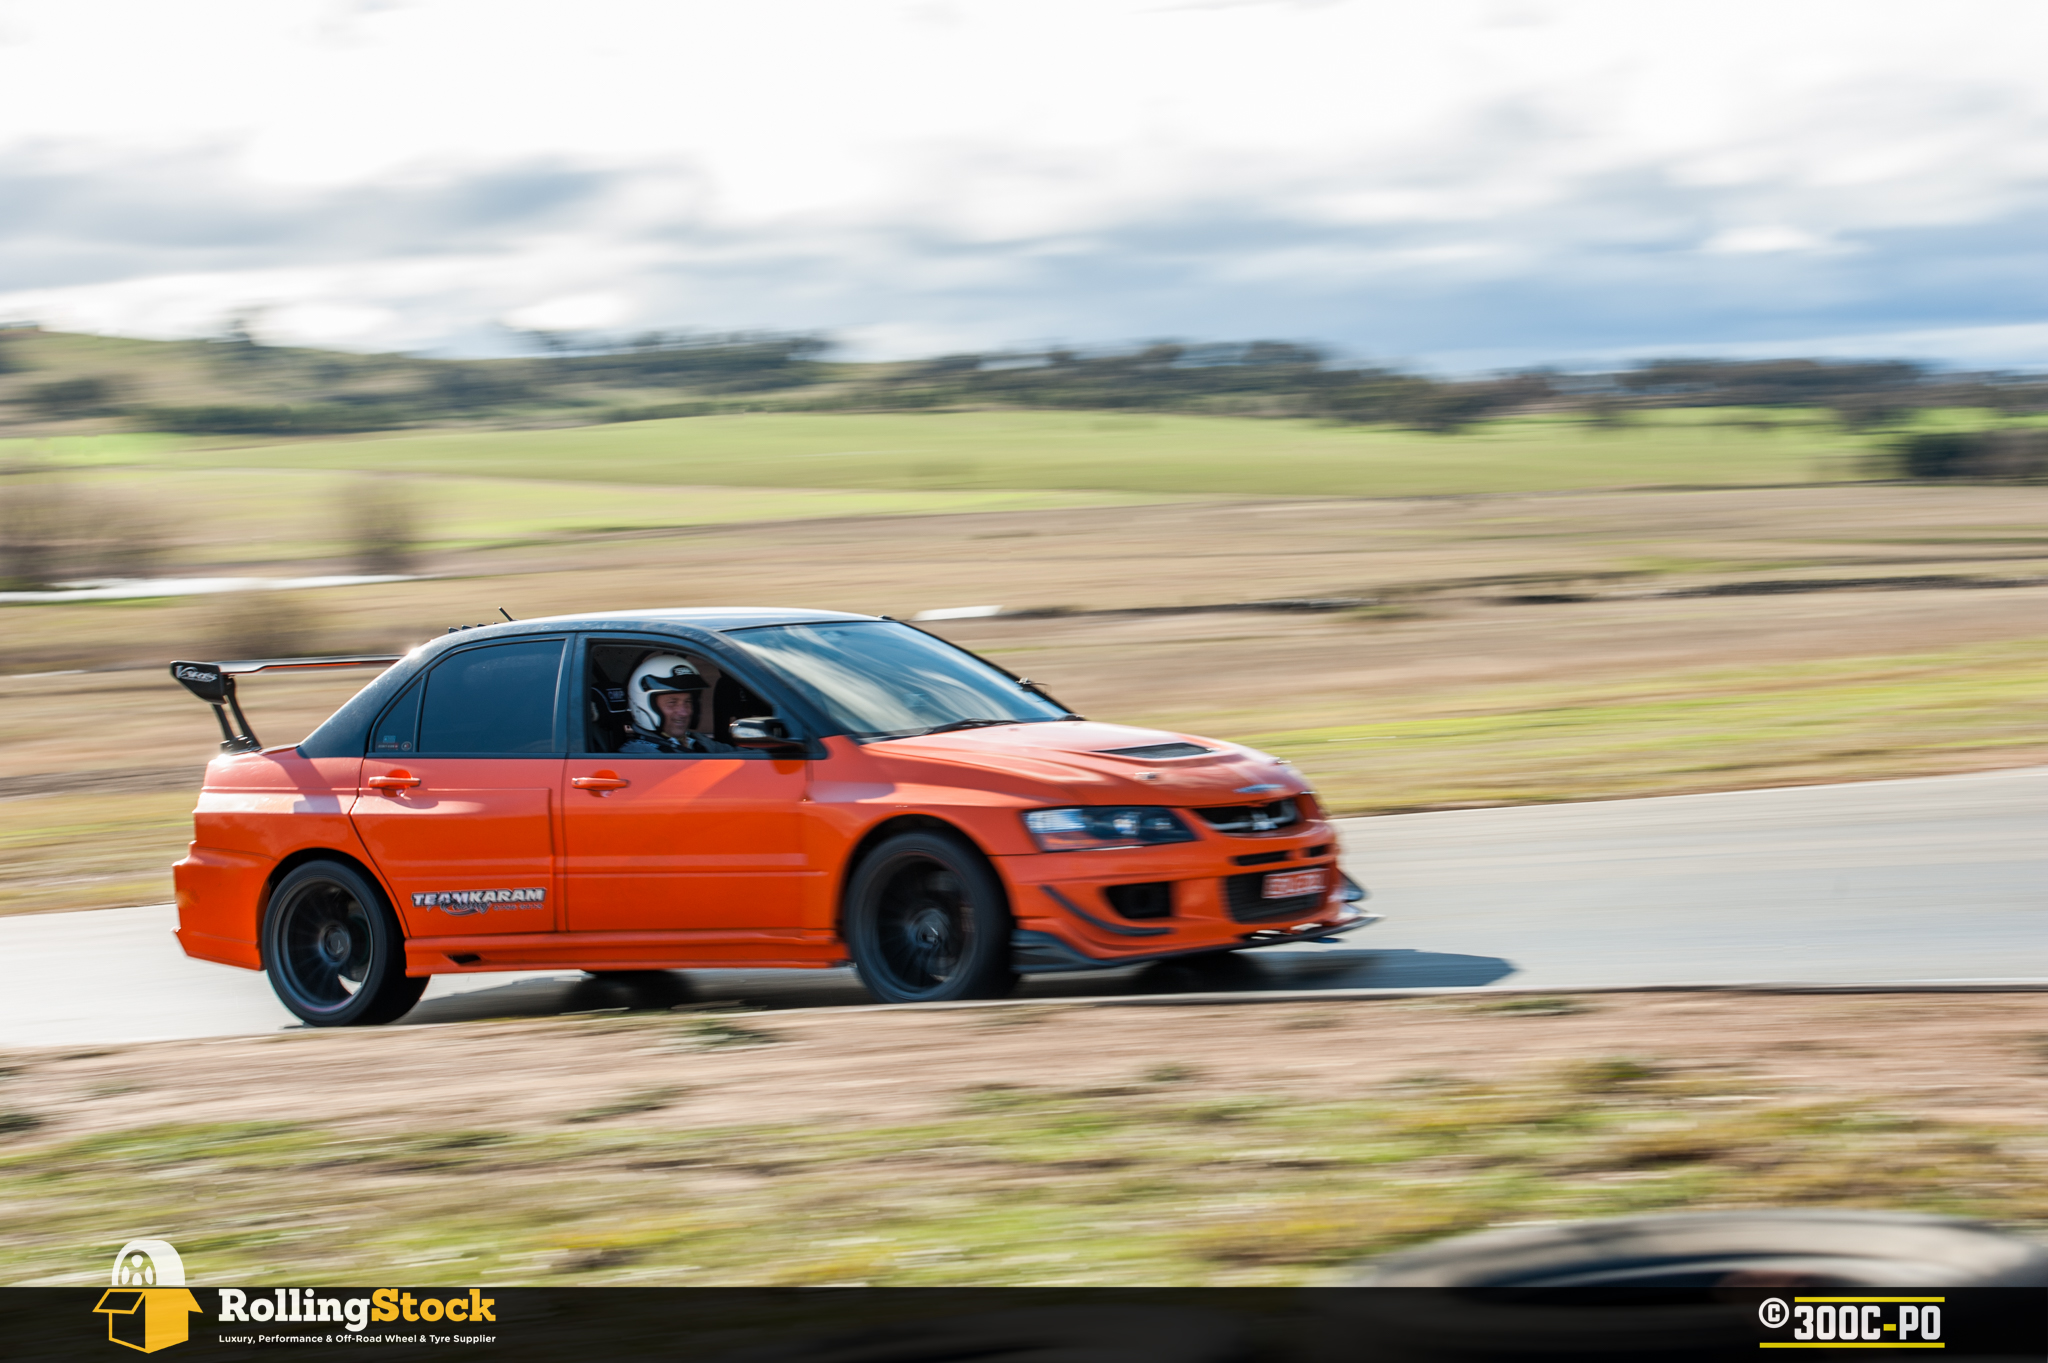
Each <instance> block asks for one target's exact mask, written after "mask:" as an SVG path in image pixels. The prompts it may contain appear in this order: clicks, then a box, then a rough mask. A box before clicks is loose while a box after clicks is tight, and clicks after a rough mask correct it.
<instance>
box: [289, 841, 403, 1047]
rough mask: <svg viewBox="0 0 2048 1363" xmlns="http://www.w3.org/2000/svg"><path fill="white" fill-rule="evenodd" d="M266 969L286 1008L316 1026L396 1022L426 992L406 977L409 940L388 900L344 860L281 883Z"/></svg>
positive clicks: (315, 864)
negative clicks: (345, 863)
mask: <svg viewBox="0 0 2048 1363" xmlns="http://www.w3.org/2000/svg"><path fill="white" fill-rule="evenodd" d="M263 966H264V969H265V970H266V971H267V972H268V973H269V975H270V987H271V988H272V989H275V990H276V991H277V997H278V999H279V1001H280V1002H282V1003H283V1004H284V1006H285V1007H287V1008H289V1009H291V1011H292V1012H293V1014H295V1015H296V1016H297V1017H299V1018H301V1019H302V1020H304V1021H306V1022H309V1023H311V1024H312V1025H313V1026H315V1027H358V1026H369V1025H373V1024H376V1023H380V1022H390V1021H392V1020H393V1019H395V1018H399V1017H403V1016H404V1015H405V1014H406V1012H407V1011H408V1010H410V1009H411V1008H412V1006H413V1005H414V1004H415V1003H418V1002H419V1000H420V995H421V994H423V993H424V992H426V988H427V981H426V979H425V977H423V976H422V977H419V978H408V977H407V976H406V973H405V937H404V934H403V933H402V932H401V931H400V930H399V926H398V916H397V915H396V914H394V913H392V912H391V907H390V905H388V904H386V903H385V902H384V896H383V894H382V893H380V892H379V891H378V889H377V887H376V886H375V885H373V884H372V883H371V882H370V880H369V879H368V878H367V877H366V876H364V875H363V874H362V873H361V872H360V871H358V870H356V869H355V868H354V867H352V866H347V865H344V864H342V863H341V862H338V861H309V862H307V863H306V864H305V865H303V866H301V867H298V868H297V869H296V870H294V871H293V872H292V873H291V874H290V875H288V876H286V877H285V878H284V879H283V880H282V881H280V882H278V886H277V889H276V890H275V891H274V892H273V893H272V894H271V896H270V911H269V912H268V913H267V914H266V915H265V916H264V922H263Z"/></svg>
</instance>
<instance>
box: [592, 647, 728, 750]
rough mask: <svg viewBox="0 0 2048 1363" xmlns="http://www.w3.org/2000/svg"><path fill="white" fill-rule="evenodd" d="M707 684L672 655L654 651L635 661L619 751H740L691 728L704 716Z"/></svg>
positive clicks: (700, 674)
mask: <svg viewBox="0 0 2048 1363" xmlns="http://www.w3.org/2000/svg"><path fill="white" fill-rule="evenodd" d="M709 690H710V683H709V682H707V681H706V680H705V678H704V675H703V674H702V673H700V672H699V671H698V670H697V669H696V667H695V666H694V665H692V664H691V662H690V661H689V659H687V658H683V657H680V656H678V655H677V654H674V653H655V654H651V655H649V656H648V657H645V658H642V659H641V660H640V665H639V666H638V667H636V668H634V669H633V676H632V679H631V680H630V681H628V682H627V683H626V700H627V704H628V706H629V707H630V708H631V710H632V713H633V718H632V722H630V723H629V724H627V725H626V741H625V742H623V743H621V744H620V745H619V751H620V752H622V753H737V752H741V751H744V750H743V749H741V748H737V747H734V746H733V745H732V744H730V743H721V742H719V741H718V740H717V739H715V738H713V737H712V736H711V735H710V734H707V733H705V732H703V731H702V730H700V729H698V728H696V727H695V726H696V725H697V724H698V723H699V722H700V720H701V719H703V718H706V716H705V715H704V713H703V712H704V710H705V709H706V708H707V707H706V706H705V705H704V703H703V702H704V698H705V695H706V693H707V692H708V691H709Z"/></svg>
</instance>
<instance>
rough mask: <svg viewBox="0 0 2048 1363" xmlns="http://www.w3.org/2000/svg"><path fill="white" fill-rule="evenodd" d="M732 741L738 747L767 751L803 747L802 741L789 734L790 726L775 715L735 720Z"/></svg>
mask: <svg viewBox="0 0 2048 1363" xmlns="http://www.w3.org/2000/svg"><path fill="white" fill-rule="evenodd" d="M732 741H733V746H734V747H737V748H759V749H761V750H763V751H767V752H781V751H787V750H789V749H791V748H801V747H803V744H802V743H801V742H799V741H798V740H796V739H794V738H791V737H790V736H789V728H788V726H787V725H785V724H784V723H783V722H782V721H781V720H779V719H777V718H776V717H775V716H774V715H758V716H756V717H755V718H753V719H736V720H734V721H733V722H732Z"/></svg>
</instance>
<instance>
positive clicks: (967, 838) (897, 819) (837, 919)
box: [832, 814, 1017, 941]
mask: <svg viewBox="0 0 2048 1363" xmlns="http://www.w3.org/2000/svg"><path fill="white" fill-rule="evenodd" d="M898 833H937V834H940V835H941V836H944V837H950V838H952V839H953V840H954V841H955V842H958V843H959V844H960V845H961V846H963V847H965V848H967V849H968V850H969V851H970V852H972V853H973V854H974V855H975V857H976V858H978V859H979V860H980V861H981V863H982V865H983V866H985V867H987V868H988V873H989V875H990V877H991V878H992V879H993V880H994V881H995V884H996V892H997V893H998V894H1000V895H1001V896H1002V897H1003V912H1004V914H1006V915H1007V916H1008V917H1009V919H1010V921H1011V922H1012V923H1015V922H1016V921H1017V912H1016V909H1015V907H1014V906H1013V905H1012V904H1011V902H1010V885H1009V882H1008V881H1006V880H1004V879H1003V873H1002V871H1001V870H1000V869H999V868H998V867H997V866H996V862H995V858H994V857H992V856H990V855H989V854H988V849H987V848H985V847H983V846H982V845H981V844H980V843H979V842H976V841H975V839H974V835H973V834H972V833H969V832H968V831H967V830H966V829H964V828H962V827H961V826H960V825H959V824H956V823H952V822H950V821H948V820H946V819H941V818H939V817H938V816H937V815H935V814H897V815H893V816H891V817H890V818H887V819H884V820H882V821H881V822H880V823H878V824H876V825H875V826H874V827H873V828H870V829H869V830H868V831H867V832H865V833H863V834H861V836H860V840H859V841H858V842H856V843H854V845H853V847H852V848H851V849H849V850H848V852H847V854H846V860H845V862H843V863H842V864H841V866H840V869H839V888H838V892H837V893H836V894H835V895H834V897H833V898H834V902H833V905H832V930H833V931H834V932H836V933H838V934H839V938H840V940H841V941H844V940H845V939H846V895H847V891H848V890H850V889H851V888H852V887H853V877H854V873H855V872H857V871H859V870H860V866H861V863H862V862H864V861H866V860H867V859H868V855H869V854H870V853H872V852H873V851H874V850H875V848H877V847H879V846H881V845H882V844H883V843H884V842H887V841H888V840H889V839H890V838H893V837H895V836H896V835H897V834H898Z"/></svg>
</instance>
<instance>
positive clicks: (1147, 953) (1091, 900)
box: [996, 820, 1379, 974]
mask: <svg viewBox="0 0 2048 1363" xmlns="http://www.w3.org/2000/svg"><path fill="white" fill-rule="evenodd" d="M1205 832H1206V830H1205ZM1335 850H1336V837H1335V832H1334V830H1332V829H1331V828H1330V827H1329V825H1328V824H1327V823H1324V822H1322V821H1321V820H1313V821H1309V822H1308V823H1306V824H1305V825H1303V826H1301V827H1299V828H1295V829H1289V830H1287V831H1286V832H1285V833H1280V834H1277V835H1269V836H1260V837H1237V836H1231V837H1224V836H1218V835H1215V834H1208V835H1207V836H1204V837H1203V838H1201V840H1200V841H1199V842H1195V843H1186V844H1169V845H1165V846H1159V847H1148V848H1125V849H1117V850H1114V851H1103V852H1056V853H1044V854H1038V855H1026V856H1007V857H998V858H996V861H997V862H998V864H999V866H1000V869H1001V871H1002V873H1003V876H1004V879H1005V881H1006V882H1007V883H1008V886H1009V891H1010V904H1011V912H1012V914H1013V915H1014V917H1015V920H1016V929H1015V937H1014V941H1015V944H1016V949H1015V953H1014V960H1015V965H1014V968H1015V969H1016V970H1017V971H1018V972H1019V973H1022V974H1045V973H1051V972H1054V971H1066V970H1104V969H1111V968H1114V967H1116V966H1122V965H1131V964H1136V963H1139V962H1144V961H1154V960H1162V959H1166V958H1169V957H1174V956H1192V955H1200V954H1204V953H1209V952H1216V951H1235V950H1240V949H1243V948H1247V947H1261V946H1273V945H1277V944H1280V943H1283V942H1315V941H1322V940H1326V939H1329V938H1332V937H1335V936H1337V935H1338V934H1340V933H1347V932H1354V931H1356V930H1357V929H1359V928H1362V927H1367V926H1370V925H1371V924H1373V923H1375V922H1378V921H1379V915H1377V914H1373V913H1368V912H1366V911H1365V910H1363V909H1362V908H1361V907H1359V901H1361V900H1363V899H1364V898H1365V897H1366V895H1365V891H1364V890H1362V889H1360V888H1359V887H1358V886H1357V884H1356V883H1355V882H1353V881H1352V880H1351V879H1350V877H1348V876H1346V875H1344V874H1343V873H1342V871H1341V870H1339V868H1338V866H1337V861H1336V858H1335V856H1334V855H1333V854H1334V852H1335ZM1253 868H1256V869H1253ZM1312 869H1322V870H1325V871H1326V872H1327V873H1328V874H1327V875H1326V876H1325V880H1326V888H1325V889H1324V891H1323V892H1322V893H1320V894H1319V895H1318V894H1315V893H1314V892H1311V893H1310V894H1308V895H1303V896H1300V897H1299V900H1298V901H1295V902H1289V901H1287V900H1279V901H1265V900H1263V899H1262V898H1260V897H1259V896H1260V893H1261V890H1262V888H1263V887H1264V885H1265V880H1264V878H1265V877H1266V876H1269V875H1272V874H1276V873H1285V872H1290V871H1295V872H1298V871H1307V870H1312ZM1161 882H1165V883H1166V885H1170V904H1171V908H1170V911H1168V912H1164V913H1161V912H1158V911H1157V909H1156V908H1155V909H1153V910H1152V911H1150V912H1144V913H1136V912H1133V913H1124V912H1121V911H1120V909H1119V905H1120V904H1121V905H1123V906H1124V907H1129V901H1128V899H1127V898H1124V897H1122V896H1120V895H1119V894H1117V893H1116V892H1118V891H1125V890H1142V889H1145V888H1147V887H1148V886H1149V887H1151V888H1153V889H1155V890H1156V889H1161V888H1163V887H1162V886H1161V884H1160V883H1161Z"/></svg>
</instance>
